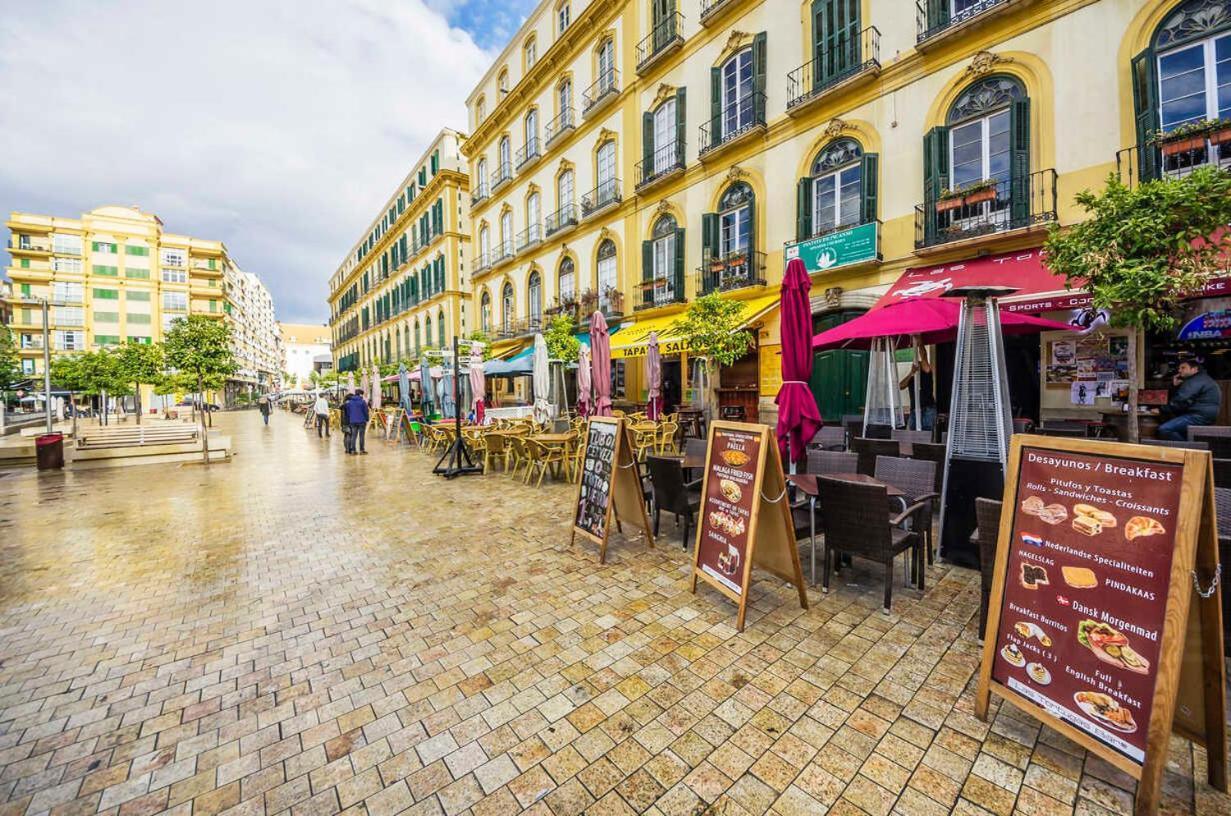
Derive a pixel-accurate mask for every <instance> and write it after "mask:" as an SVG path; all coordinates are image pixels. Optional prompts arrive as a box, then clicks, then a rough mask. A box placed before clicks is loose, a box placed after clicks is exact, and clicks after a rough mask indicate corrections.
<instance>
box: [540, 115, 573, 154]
mask: <svg viewBox="0 0 1231 816" xmlns="http://www.w3.org/2000/svg"><path fill="white" fill-rule="evenodd" d="M575 127H577V116H576V115H575V114H574V113H573V109H572V108H565V109H564V110H562V111H560V115H559V116H557V117H556V118H555V119H552V120H551V121H550V122H548V123H547V128H546V130H545V138H544V142H545V143H546V145H547V146H548V147H551V143H552V142H554V141H555V140H556V139H559V138H560V137H561V136H563V135H564V134H565V133H568V132H569V131H570V130H572V129H573V128H575Z"/></svg>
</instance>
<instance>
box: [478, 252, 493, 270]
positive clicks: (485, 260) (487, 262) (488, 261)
mask: <svg viewBox="0 0 1231 816" xmlns="http://www.w3.org/2000/svg"><path fill="white" fill-rule="evenodd" d="M493 259H494V256H493V253H492V251H491V250H490V249H489V250H487V251H486V252H480V253H479V254H478V255H476V256H475V259H474V273H475V274H476V275H482V274H483V273H484V272H486V271H487V270H489V269H491V268H492V261H493Z"/></svg>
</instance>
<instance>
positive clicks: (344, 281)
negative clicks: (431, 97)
mask: <svg viewBox="0 0 1231 816" xmlns="http://www.w3.org/2000/svg"><path fill="white" fill-rule="evenodd" d="M463 138H464V137H463V136H462V134H461V133H459V132H457V131H454V130H449V129H445V130H442V131H441V132H440V134H439V135H438V136H437V137H436V138H435V140H433V142H432V144H431V145H430V146H429V147H428V149H427V150H426V151H425V152H424V154H423V156H422V157H421V158H420V159H419V161H418V162H416V163H415V164H414V165H413V166H412V169H411V171H410V173H408V174H407V176H406V177H405V178H404V179H403V180H402V183H401V184H399V185H398V187H397V190H396V192H395V193H394V194H393V195H392V196H390V198H389V199H388V200H387V201H386V202H385V203H384V205H383V206H382V207H381V209H380V210H379V214H378V215H377V216H376V218H375V219H373V221H372V223H371V224H370V225H369V227H368V229H367V230H366V231H365V232H364V235H363V237H362V238H361V239H360V240H359V241H358V242H357V243H356V244H355V245H354V246H353V247H352V248H351V250H350V252H348V253H347V256H346V260H344V261H343V262H342V264H341V265H340V266H339V267H338V269H337V270H336V271H335V272H334V274H333V276H332V277H331V278H330V280H329V313H330V332H331V336H332V345H333V358H334V363H335V366H336V368H337V370H338V371H339V372H347V371H356V370H359V369H360V368H368V367H370V366H372V365H381V364H389V363H397V362H399V361H406V362H408V363H411V364H413V363H415V362H417V361H418V360H419V358H420V357H421V356H422V354H423V353H424V352H425V351H427V350H429V349H441V348H445V347H451V346H452V343H453V338H454V337H456V336H464V335H465V334H466V333H467V331H468V330H467V318H466V303H467V302H468V301H469V291H470V290H469V285H470V283H469V278H468V274H467V264H468V262H469V258H468V255H469V245H470V234H469V224H468V219H467V212H468V209H469V204H470V202H469V180H468V177H467V175H466V172H465V168H464V165H463V163H462V158H461V149H460V148H461V143H462V140H463Z"/></svg>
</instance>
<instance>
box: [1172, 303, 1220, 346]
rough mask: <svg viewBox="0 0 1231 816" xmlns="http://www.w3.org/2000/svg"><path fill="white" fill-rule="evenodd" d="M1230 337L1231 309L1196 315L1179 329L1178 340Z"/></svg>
mask: <svg viewBox="0 0 1231 816" xmlns="http://www.w3.org/2000/svg"><path fill="white" fill-rule="evenodd" d="M1228 337H1231V309H1218V310H1216V311H1213V312H1205V313H1204V314H1200V315H1197V316H1196V317H1194V318H1193V319H1192V320H1190V321H1188V322H1187V323H1185V324H1184V328H1182V329H1180V334H1179V336H1178V337H1177V338H1176V339H1178V340H1226V339H1227V338H1228Z"/></svg>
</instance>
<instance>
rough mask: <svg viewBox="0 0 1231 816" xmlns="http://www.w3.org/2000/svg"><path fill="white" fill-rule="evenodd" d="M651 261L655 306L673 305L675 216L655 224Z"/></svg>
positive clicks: (674, 295) (674, 287) (675, 249)
mask: <svg viewBox="0 0 1231 816" xmlns="http://www.w3.org/2000/svg"><path fill="white" fill-rule="evenodd" d="M652 240H653V245H652V247H651V253H650V254H651V260H652V263H653V270H652V274H653V280H654V304H655V305H661V304H664V303H671V302H673V301H674V300H675V297H676V294H677V293H676V291H675V289H676V283H677V281H676V279H675V253H676V252H677V251H678V250H679V249H680V248H679V247H677V246H676V221H675V218H674V216H671V215H664V216H662V217H661V218H659V219H658V220H657V221H656V222H654V232H653V238H652Z"/></svg>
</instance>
